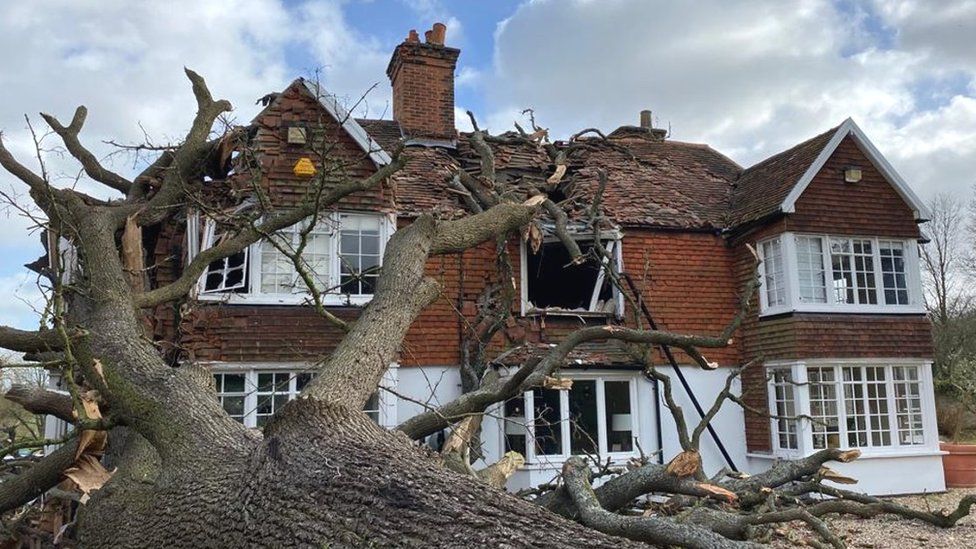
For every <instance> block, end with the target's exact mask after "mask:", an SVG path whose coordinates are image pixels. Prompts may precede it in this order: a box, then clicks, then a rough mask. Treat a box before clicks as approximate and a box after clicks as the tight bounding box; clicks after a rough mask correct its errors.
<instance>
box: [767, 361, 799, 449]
mask: <svg viewBox="0 0 976 549" xmlns="http://www.w3.org/2000/svg"><path fill="white" fill-rule="evenodd" d="M766 371H767V375H768V378H769V379H768V382H767V387H768V389H769V390H768V391H767V396H768V397H769V408H768V409H769V413H770V416H778V417H770V436H771V437H772V444H773V451H774V452H775V453H776V454H777V455H780V456H790V457H798V456H799V455H800V452H801V449H802V443H801V431H800V420H799V418H800V416H801V415H802V413H801V411H800V406H801V401H802V400H803V399H802V398H801V397H800V387H801V386H802V385H801V382H799V381H798V380H797V379H796V376H797V375H798V373H797V372H796V371H795V369H794V368H789V367H785V368H784V367H778V368H775V367H769V368H767V369H766ZM777 373H780V374H788V375H789V379H788V380H784V381H783V382H777V380H776V374H777ZM777 385H781V386H782V387H783V390H784V391H789V393H790V397H789V398H790V399H791V400H792V402H793V413H792V416H791V415H790V414H785V417H784V414H780V413H779V410H778V408H779V406H778V404H779V398H778V395H777V394H776V386H777ZM790 417H793V418H796V419H789V418H790ZM783 426H786V431H784V430H783V428H782V427H783ZM790 428H792V435H793V437H794V438H795V440H796V447H795V448H791V447H789V446H783V445H782V444H780V442H781V440H780V434H781V433H785V434H786V435H787V436H789V434H790Z"/></svg>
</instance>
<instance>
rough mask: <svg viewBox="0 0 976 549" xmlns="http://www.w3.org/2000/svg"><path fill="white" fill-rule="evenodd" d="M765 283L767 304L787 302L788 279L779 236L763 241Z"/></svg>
mask: <svg viewBox="0 0 976 549" xmlns="http://www.w3.org/2000/svg"><path fill="white" fill-rule="evenodd" d="M760 249H761V250H762V259H763V273H764V277H763V284H764V285H765V287H766V288H765V291H766V304H767V305H769V306H771V307H772V306H776V305H783V304H785V303H786V280H785V273H784V262H783V250H782V245H781V244H780V240H779V238H775V239H773V240H769V241H766V242H763V243H762V246H761V247H760Z"/></svg>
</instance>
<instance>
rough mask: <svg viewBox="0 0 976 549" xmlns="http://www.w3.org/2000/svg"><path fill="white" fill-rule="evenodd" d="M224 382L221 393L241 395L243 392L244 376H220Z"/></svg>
mask: <svg viewBox="0 0 976 549" xmlns="http://www.w3.org/2000/svg"><path fill="white" fill-rule="evenodd" d="M220 376H221V377H222V378H223V380H224V387H223V392H225V393H243V392H244V374H220Z"/></svg>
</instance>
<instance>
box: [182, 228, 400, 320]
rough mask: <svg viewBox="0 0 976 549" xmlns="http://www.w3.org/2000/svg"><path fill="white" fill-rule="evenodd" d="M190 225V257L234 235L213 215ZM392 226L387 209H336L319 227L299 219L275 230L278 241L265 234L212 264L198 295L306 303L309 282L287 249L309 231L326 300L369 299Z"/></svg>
mask: <svg viewBox="0 0 976 549" xmlns="http://www.w3.org/2000/svg"><path fill="white" fill-rule="evenodd" d="M187 225H188V230H187V239H188V242H187V248H188V250H189V256H190V259H192V257H193V256H195V255H196V253H197V252H196V250H197V249H200V250H206V249H208V248H210V247H212V246H215V245H217V244H218V243H220V242H221V240H222V239H223V238H225V237H226V236H228V235H227V234H226V232H225V231H227V230H228V229H227V228H225V227H222V226H221V225H220V224H218V223H216V222H215V221H214V220H212V219H206V218H200V217H199V216H197V215H191V217H190V219H189V220H188V223H187ZM201 225H202V230H201V228H200V226H201ZM392 231H393V222H392V220H391V219H390V218H389V217H388V216H384V215H381V214H364V213H335V214H332V215H328V216H323V217H321V218H319V219H318V220H317V221H316V223H315V225H314V226H313V227H309V226H308V225H307V222H304V223H297V224H295V225H293V226H291V227H288V228H285V229H282V230H280V231H278V232H277V233H275V235H274V236H273V237H272V238H274V239H275V240H274V242H272V241H270V240H267V239H265V240H262V241H261V242H258V243H256V244H253V245H251V246H249V247H248V248H246V249H244V250H242V251H241V252H239V253H237V254H234V255H232V256H230V257H227V258H224V259H219V260H217V261H214V262H213V263H211V264H210V265H208V266H207V270H206V271H205V272H204V274H203V276H201V277H200V281H199V283H198V286H197V292H198V297H199V299H201V300H211V301H225V302H227V303H250V304H301V303H304V302H305V301H306V300H307V299H308V298H309V291H308V287H307V284H306V282H305V281H304V280H303V278H302V277H301V276H300V275H299V272H298V270H297V269H296V268H295V265H294V263H293V262H292V260H291V258H290V257H289V255H288V254H286V253H284V251H289V252H294V251H295V250H297V249H298V247H299V245H300V244H301V241H302V236H301V235H302V234H303V233H304V234H305V244H304V249H303V250H302V255H301V257H302V261H303V262H304V267H305V269H306V270H307V272H308V273H309V274H310V275H311V277H312V279H313V281H314V283H315V287H316V289H317V290H318V291H320V292H323V294H324V295H323V297H324V301H325V304H326V305H362V304H365V303H366V302H368V301H369V300H370V299H371V298H372V294H373V291H374V288H375V287H376V281H377V279H378V278H379V272H380V266H381V263H382V257H383V249H384V247H385V245H386V241H387V240H388V239H389V237H390V235H391V234H392ZM195 235H199V237H198V239H195V238H194V236H195ZM283 250H284V251H283Z"/></svg>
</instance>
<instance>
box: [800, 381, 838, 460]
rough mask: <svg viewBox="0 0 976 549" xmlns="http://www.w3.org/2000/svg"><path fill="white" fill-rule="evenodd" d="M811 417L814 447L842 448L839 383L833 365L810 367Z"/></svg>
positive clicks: (819, 448)
mask: <svg viewBox="0 0 976 549" xmlns="http://www.w3.org/2000/svg"><path fill="white" fill-rule="evenodd" d="M807 380H808V382H809V387H810V417H811V418H812V421H811V424H812V427H813V447H814V448H816V449H818V450H822V449H824V448H840V418H839V417H838V415H837V414H838V412H837V385H836V381H837V379H836V375H835V372H834V369H833V367H828V368H808V369H807Z"/></svg>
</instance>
